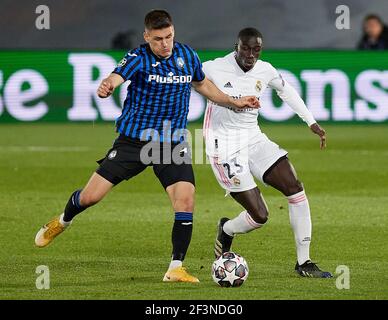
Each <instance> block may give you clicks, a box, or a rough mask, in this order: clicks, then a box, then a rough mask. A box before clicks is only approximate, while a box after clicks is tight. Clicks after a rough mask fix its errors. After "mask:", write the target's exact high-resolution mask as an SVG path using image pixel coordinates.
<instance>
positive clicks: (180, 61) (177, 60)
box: [176, 57, 185, 69]
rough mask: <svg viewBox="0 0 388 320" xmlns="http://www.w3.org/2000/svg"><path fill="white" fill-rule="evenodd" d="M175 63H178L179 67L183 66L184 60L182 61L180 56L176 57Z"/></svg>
mask: <svg viewBox="0 0 388 320" xmlns="http://www.w3.org/2000/svg"><path fill="white" fill-rule="evenodd" d="M176 63H177V64H178V66H179V68H181V69H182V68H183V67H184V65H185V62H184V61H183V59H182V57H178V58H177V59H176Z"/></svg>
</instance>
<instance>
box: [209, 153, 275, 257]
mask: <svg viewBox="0 0 388 320" xmlns="http://www.w3.org/2000/svg"><path fill="white" fill-rule="evenodd" d="M209 159H210V163H211V166H212V169H213V172H214V175H215V176H216V178H217V181H218V183H219V184H220V186H221V187H222V188H223V189H225V190H226V192H227V193H230V195H231V196H232V197H233V198H234V199H235V200H236V201H237V202H238V203H240V204H241V205H242V206H243V207H244V209H245V210H244V211H242V212H241V213H240V214H239V215H237V216H236V217H235V218H233V219H229V218H226V217H223V218H221V219H220V220H219V221H218V225H217V236H216V239H215V243H214V255H215V257H216V258H218V257H219V256H220V255H221V254H222V253H224V252H227V251H230V248H231V245H232V241H233V237H234V235H236V234H241V233H247V232H250V231H252V230H255V229H258V228H260V227H262V226H263V224H264V223H265V222H266V221H267V217H268V209H267V205H266V204H265V202H264V199H263V197H262V196H261V193H260V191H259V189H258V188H257V186H256V183H255V182H254V180H253V177H252V175H251V173H250V171H249V166H248V163H247V160H245V161H244V159H245V158H244V157H238V156H236V157H232V159H230V160H228V161H219V160H218V159H217V158H212V157H209Z"/></svg>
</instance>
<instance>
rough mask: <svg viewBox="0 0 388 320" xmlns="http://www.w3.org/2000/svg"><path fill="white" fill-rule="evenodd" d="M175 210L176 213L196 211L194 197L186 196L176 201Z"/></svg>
mask: <svg viewBox="0 0 388 320" xmlns="http://www.w3.org/2000/svg"><path fill="white" fill-rule="evenodd" d="M174 207H175V208H174V209H175V211H176V212H193V211H194V197H192V196H186V197H183V198H180V199H177V200H175V203H174Z"/></svg>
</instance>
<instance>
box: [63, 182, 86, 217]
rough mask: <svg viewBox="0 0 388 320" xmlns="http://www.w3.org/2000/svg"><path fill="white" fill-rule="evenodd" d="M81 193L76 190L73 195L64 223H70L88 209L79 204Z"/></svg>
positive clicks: (68, 203) (67, 207)
mask: <svg viewBox="0 0 388 320" xmlns="http://www.w3.org/2000/svg"><path fill="white" fill-rule="evenodd" d="M81 191H82V190H81V189H80V190H76V191H74V192H73V194H72V195H71V197H70V199H69V201H68V202H67V205H66V207H65V211H64V215H63V221H65V222H70V221H71V220H73V218H74V217H75V216H76V215H77V214H79V213H81V212H82V211H84V210H85V209H86V208H87V207H82V206H81V204H80V203H79V195H80V193H81Z"/></svg>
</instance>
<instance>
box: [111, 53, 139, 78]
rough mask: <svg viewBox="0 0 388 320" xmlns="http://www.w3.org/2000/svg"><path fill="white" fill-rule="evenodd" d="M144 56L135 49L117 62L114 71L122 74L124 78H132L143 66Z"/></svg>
mask: <svg viewBox="0 0 388 320" xmlns="http://www.w3.org/2000/svg"><path fill="white" fill-rule="evenodd" d="M142 63H143V62H142V57H141V56H140V55H139V54H138V53H136V52H135V51H129V52H127V54H126V55H125V56H124V58H122V59H121V61H120V62H119V63H118V64H117V66H116V68H115V69H114V70H113V71H112V73H116V74H118V75H120V76H121V77H122V78H123V79H124V80H130V79H131V78H132V77H133V76H134V75H135V74H136V72H137V71H139V69H140V67H141V66H142Z"/></svg>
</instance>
